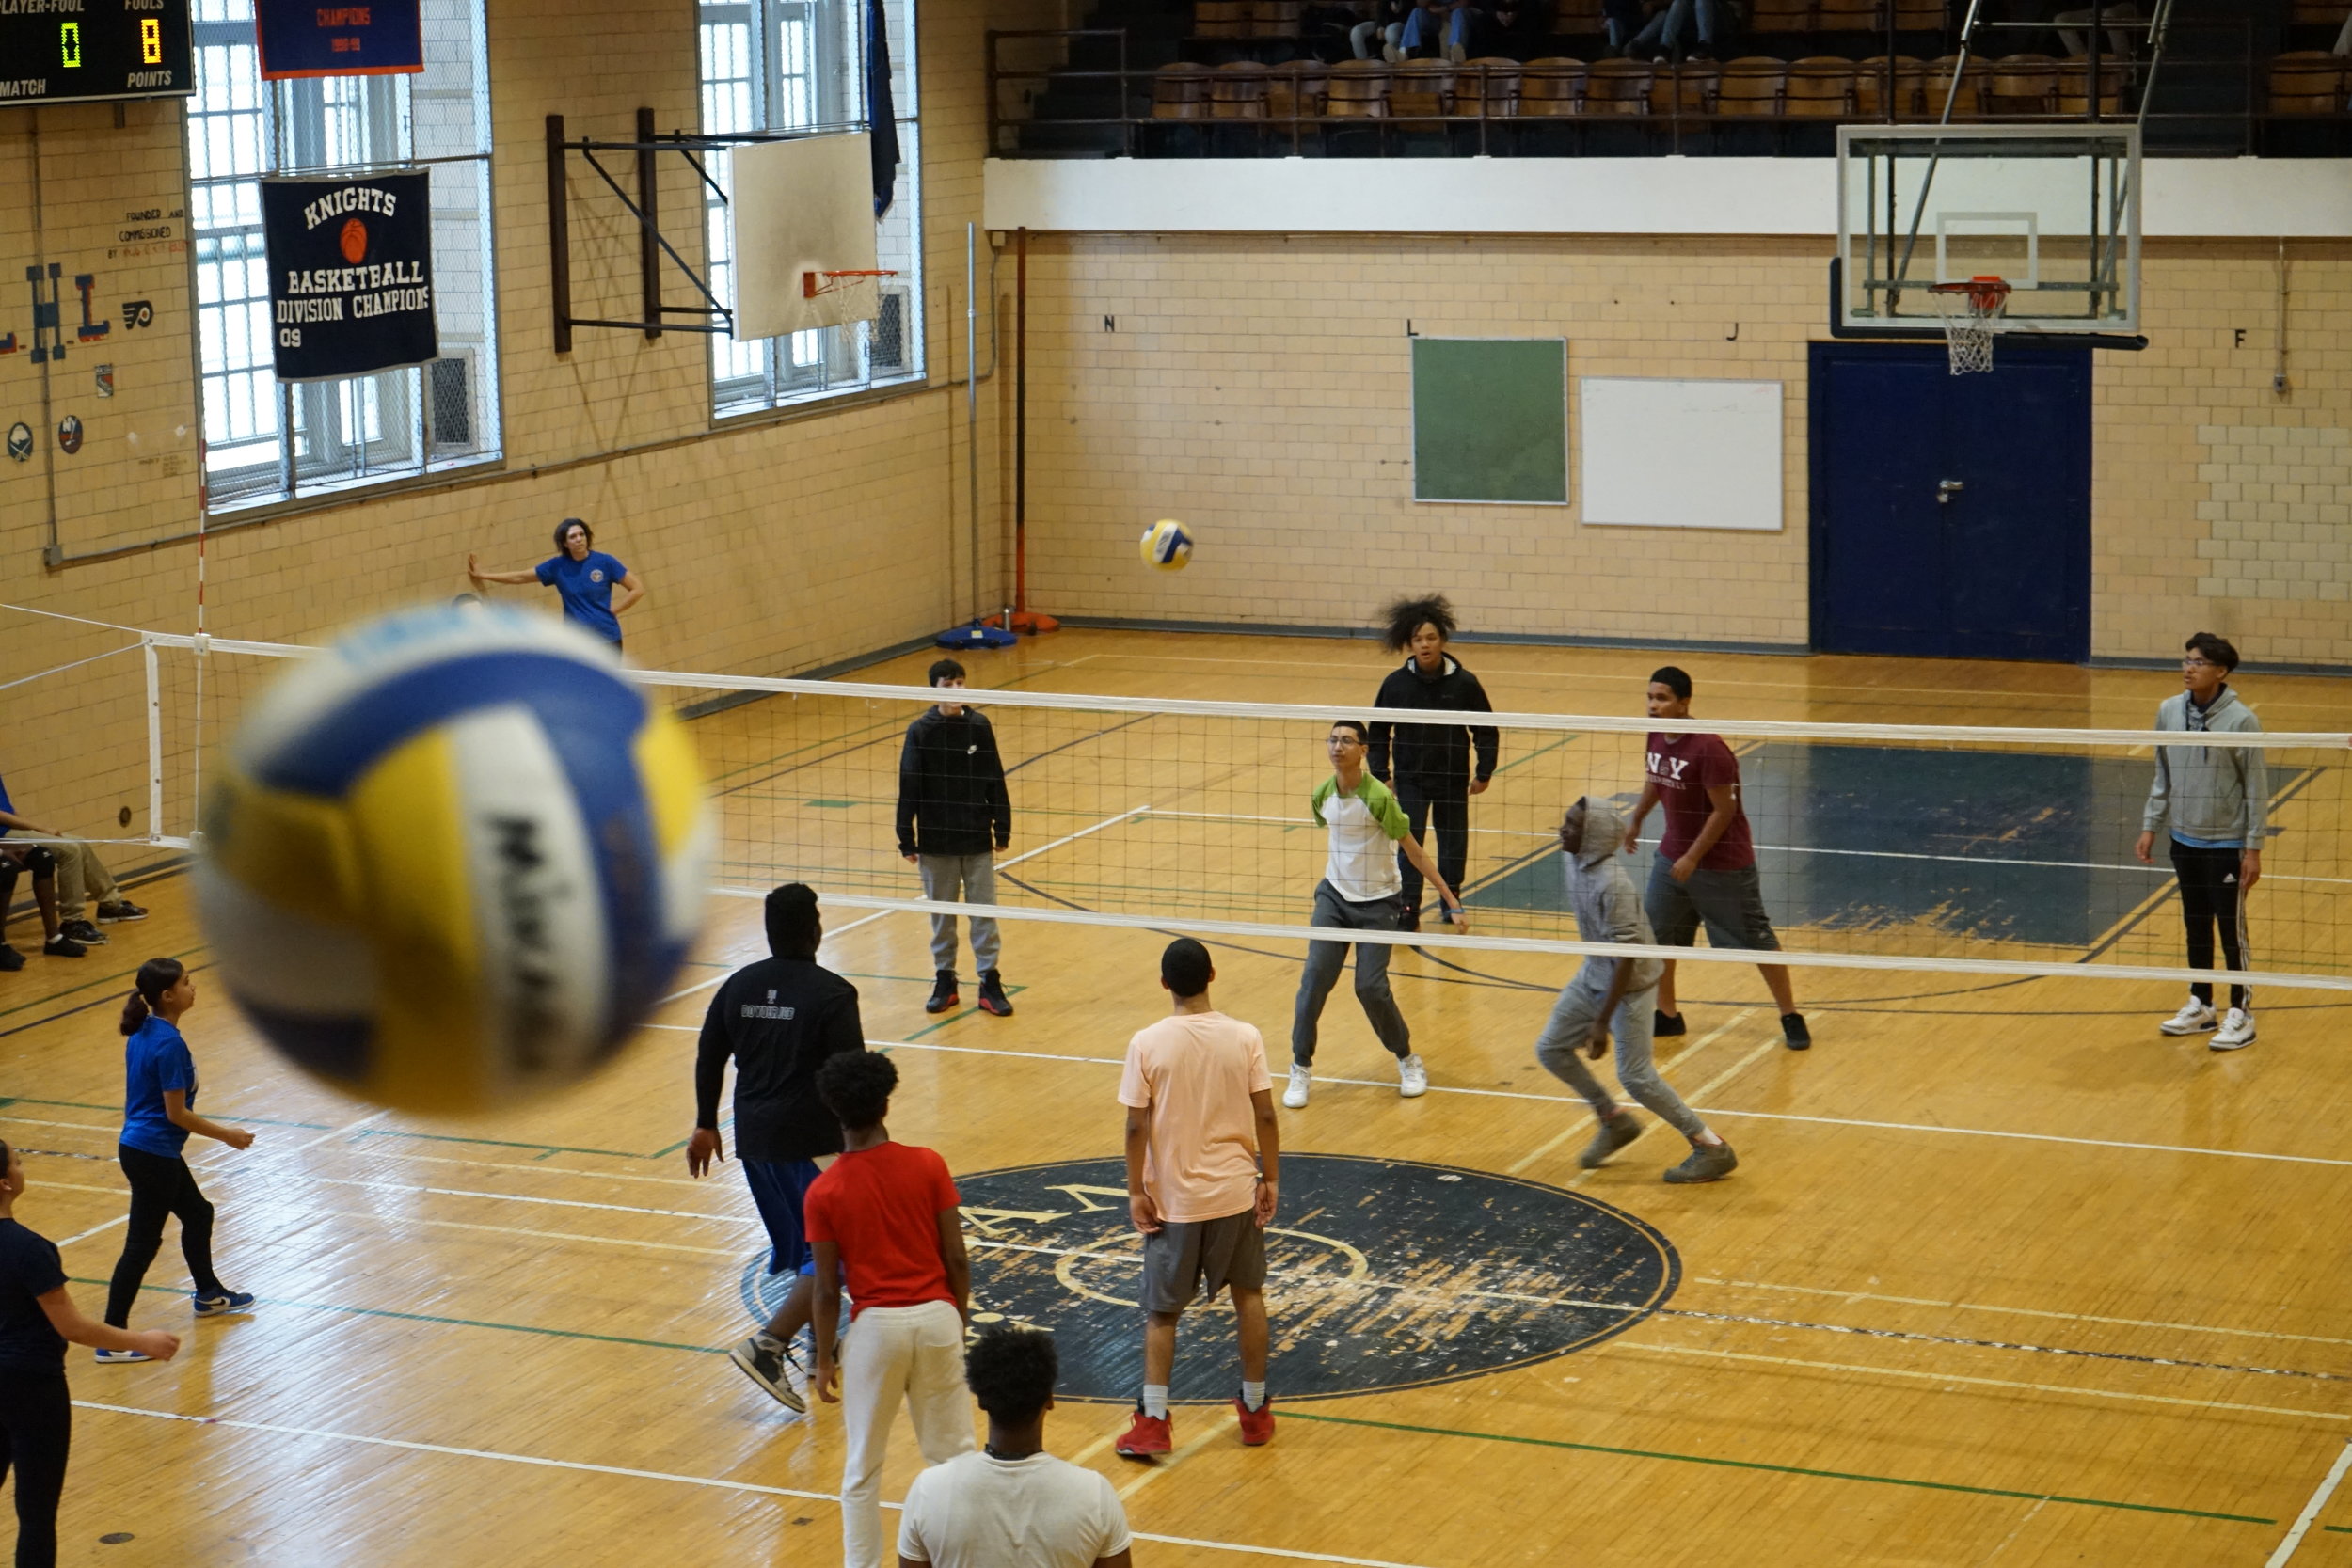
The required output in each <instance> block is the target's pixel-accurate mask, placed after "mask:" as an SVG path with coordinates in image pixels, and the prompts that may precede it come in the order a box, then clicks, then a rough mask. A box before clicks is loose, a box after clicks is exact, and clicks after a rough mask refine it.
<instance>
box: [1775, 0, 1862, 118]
mask: <svg viewBox="0 0 2352 1568" xmlns="http://www.w3.org/2000/svg"><path fill="white" fill-rule="evenodd" d="M1885 28H1886V11H1885V8H1884V7H1883V5H1882V4H1881V3H1880V0H1815V9H1814V13H1813V25H1812V27H1811V28H1810V29H1809V30H1810V31H1812V32H1816V33H1877V32H1883V31H1884V30H1885ZM1788 112H1789V113H1790V114H1794V113H1796V112H1797V111H1796V109H1795V107H1794V103H1793V101H1792V103H1791V106H1790V108H1789V111H1788Z"/></svg>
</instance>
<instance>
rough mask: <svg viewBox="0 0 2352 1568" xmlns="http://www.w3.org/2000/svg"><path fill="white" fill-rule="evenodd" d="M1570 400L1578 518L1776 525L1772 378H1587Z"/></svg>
mask: <svg viewBox="0 0 2352 1568" xmlns="http://www.w3.org/2000/svg"><path fill="white" fill-rule="evenodd" d="M1577 401H1578V403H1579V404H1580V405H1581V414H1580V418H1579V420H1578V430H1579V433H1580V438H1579V441H1578V446H1579V449H1580V451H1581V452H1582V454H1583V458H1584V475H1583V480H1584V485H1583V494H1582V498H1581V500H1582V513H1581V516H1582V520H1583V521H1584V522H1587V523H1605V524H1612V525H1617V524H1622V525H1625V526H1629V527H1633V528H1709V529H1761V530H1765V531H1777V530H1778V529H1779V528H1780V526H1781V486H1780V464H1781V451H1782V440H1781V427H1780V383H1779V382H1777V381H1672V380H1663V379H1643V378H1633V377H1618V376H1597V375H1588V376H1582V377H1580V378H1579V379H1578V381H1577Z"/></svg>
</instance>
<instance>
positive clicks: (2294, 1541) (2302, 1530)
mask: <svg viewBox="0 0 2352 1568" xmlns="http://www.w3.org/2000/svg"><path fill="white" fill-rule="evenodd" d="M2346 1466H2352V1442H2347V1443H2345V1444H2344V1449H2343V1450H2342V1451H2341V1452H2339V1453H2338V1454H2337V1455H2336V1462H2335V1463H2334V1464H2333V1465H2329V1466H2328V1476H2327V1479H2326V1480H2324V1481H2321V1482H2320V1483H2319V1490H2318V1491H2316V1492H2313V1493H2312V1497H2311V1500H2310V1501H2309V1502H2307V1503H2305V1504H2304V1505H2303V1512H2302V1513H2298V1514H2296V1516H2295V1524H2294V1526H2293V1527H2292V1528H2289V1529H2288V1531H2287V1538H2286V1539H2285V1540H2284V1541H2281V1542H2280V1543H2279V1549H2278V1550H2277V1551H2275V1552H2272V1553H2271V1554H2270V1556H2269V1558H2268V1559H2267V1560H2265V1562H2264V1563H2263V1568H2286V1563H2287V1560H2288V1559H2290V1558H2292V1557H2293V1556H2295V1551H2296V1547H2298V1546H2300V1545H2302V1544H2303V1537H2304V1535H2305V1534H2307V1533H2308V1532H2309V1531H2310V1529H2311V1528H2312V1521H2313V1520H2315V1519H2317V1518H2318V1517H2319V1511H2320V1510H2321V1509H2323V1508H2325V1507H2327V1506H2328V1498H2329V1497H2333V1496H2334V1495H2335V1490H2336V1487H2337V1485H2338V1483H2340V1482H2341V1481H2343V1480H2344V1469H2345V1468H2346Z"/></svg>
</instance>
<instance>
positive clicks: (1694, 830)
mask: <svg viewBox="0 0 2352 1568" xmlns="http://www.w3.org/2000/svg"><path fill="white" fill-rule="evenodd" d="M1649 716H1650V717H1651V718H1652V719H1688V718H1690V717H1691V677H1690V676H1689V675H1687V674H1685V673H1683V672H1682V671H1680V670H1678V669H1677V668H1676V667H1675V666H1673V665H1671V664H1669V665H1667V666H1666V667H1665V668H1663V669H1661V670H1660V671H1658V672H1657V673H1654V674H1652V675H1651V676H1650V678H1649ZM1661 802H1662V803H1663V804H1664V806H1665V808H1666V829H1665V832H1663V833H1662V834H1661V836H1660V838H1659V844H1658V857H1657V859H1655V860H1653V861H1652V862H1650V868H1649V891H1648V893H1647V894H1646V895H1645V897H1644V898H1643V904H1644V906H1645V912H1646V913H1647V914H1648V915H1649V923H1650V926H1651V927H1652V928H1653V929H1655V930H1656V931H1657V933H1658V942H1659V945H1660V946H1661V947H1688V946H1690V945H1691V944H1692V942H1693V941H1694V940H1695V939H1696V938H1697V936H1698V931H1699V926H1700V924H1701V923H1702V922H1704V923H1705V925H1706V927H1707V941H1708V945H1709V946H1713V947H1751V948H1757V949H1760V950H1762V951H1765V952H1773V953H1776V952H1778V951H1779V950H1780V938H1779V937H1777V936H1775V935H1774V934H1773V932H1772V916H1770V915H1768V914H1766V913H1765V912H1764V891H1763V887H1762V884H1761V883H1760V882H1759V881H1758V879H1757V878H1756V840H1755V838H1754V837H1753V836H1752V835H1751V834H1750V833H1749V832H1748V814H1747V812H1746V811H1745V810H1744V809H1743V808H1742V807H1741V806H1740V759H1739V758H1738V757H1736V756H1733V755H1732V754H1731V748H1730V747H1728V746H1726V745H1724V737H1723V736H1719V735H1691V734H1665V733H1654V734H1652V735H1651V736H1650V737H1649V744H1648V747H1647V755H1646V757H1645V767H1644V769H1643V779H1642V799H1641V800H1639V801H1638V802H1636V804H1635V805H1634V807H1633V810H1632V812H1631V813H1630V814H1629V816H1628V817H1627V820H1626V825H1625V849H1624V852H1625V853H1626V854H1628V855H1630V854H1632V853H1633V849H1634V846H1635V844H1636V842H1637V837H1638V835H1639V833H1640V832H1641V829H1642V818H1643V817H1645V816H1648V815H1649V809H1650V807H1652V806H1655V805H1658V804H1661ZM1756 973H1757V974H1761V975H1763V976H1764V984H1765V986H1766V987H1767V988H1768V989H1770V990H1771V991H1772V1001H1773V1003H1774V1004H1775V1005H1776V1006H1778V1007H1779V1008H1780V1031H1781V1037H1782V1038H1783V1039H1784V1040H1786V1041H1787V1042H1788V1049H1789V1050H1791V1051H1809V1050H1811V1049H1812V1048H1813V1035H1812V1032H1811V1031H1810V1030H1808V1029H1807V1028H1806V1027H1805V1024H1804V1014H1803V1013H1801V1012H1799V1011H1797V993H1796V990H1795V989H1794V988H1793V987H1791V986H1790V985H1789V983H1788V965H1787V964H1758V965H1756ZM1686 1027H1687V1025H1685V1024H1684V1023H1683V1022H1682V1013H1681V1010H1680V1009H1679V1008H1677V1006H1675V966H1674V965H1673V964H1668V965H1667V966H1666V973H1665V975H1664V977H1663V978H1661V980H1660V981H1659V982H1658V1018H1657V1032H1658V1033H1659V1034H1660V1035H1679V1034H1681V1033H1682V1032H1683V1030H1684V1029H1685V1028H1686Z"/></svg>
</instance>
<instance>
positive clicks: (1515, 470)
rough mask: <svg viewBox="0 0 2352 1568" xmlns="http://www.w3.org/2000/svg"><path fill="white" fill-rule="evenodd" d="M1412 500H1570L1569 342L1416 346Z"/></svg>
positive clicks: (1442, 341) (1433, 341) (1449, 341)
mask: <svg viewBox="0 0 2352 1568" xmlns="http://www.w3.org/2000/svg"><path fill="white" fill-rule="evenodd" d="M1413 499H1415V500H1421V501H1539V502H1549V503H1550V504H1552V505H1556V506H1565V505H1566V504H1567V499H1568V345H1567V342H1566V341H1565V339H1561V338H1415V339H1414V340H1413Z"/></svg>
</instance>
